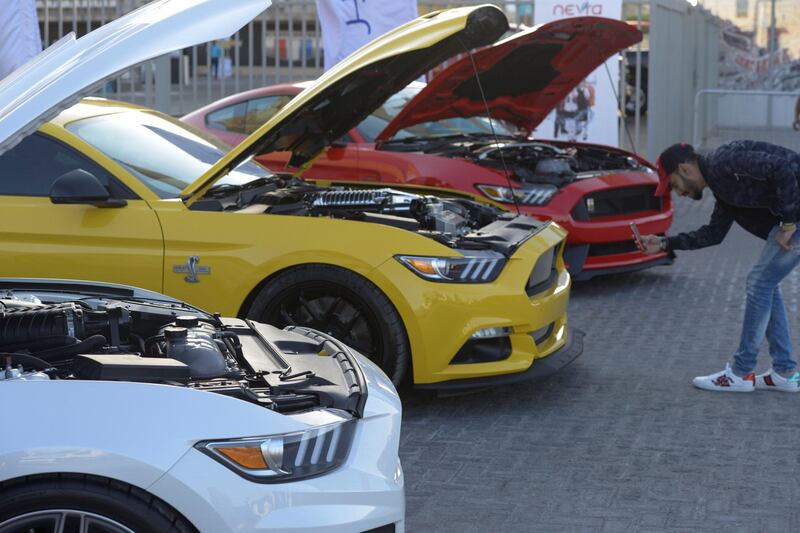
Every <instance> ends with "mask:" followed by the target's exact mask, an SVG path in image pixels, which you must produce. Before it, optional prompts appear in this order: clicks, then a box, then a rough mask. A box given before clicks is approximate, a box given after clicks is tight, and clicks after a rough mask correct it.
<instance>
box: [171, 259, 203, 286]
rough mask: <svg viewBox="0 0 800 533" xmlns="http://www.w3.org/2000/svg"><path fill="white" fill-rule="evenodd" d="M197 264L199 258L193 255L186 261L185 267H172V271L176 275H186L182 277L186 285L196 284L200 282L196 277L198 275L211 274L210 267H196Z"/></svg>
mask: <svg viewBox="0 0 800 533" xmlns="http://www.w3.org/2000/svg"><path fill="white" fill-rule="evenodd" d="M199 262H200V258H199V257H197V256H196V255H193V256H191V257H189V258H188V259H186V264H185V265H175V266H173V267H172V271H173V272H174V273H176V274H187V275H186V276H184V277H183V281H185V282H186V283H198V282H199V281H200V279H199V278H198V277H197V276H198V275H199V274H211V267H207V266H198V265H197V263H199Z"/></svg>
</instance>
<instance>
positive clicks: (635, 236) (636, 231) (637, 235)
mask: <svg viewBox="0 0 800 533" xmlns="http://www.w3.org/2000/svg"><path fill="white" fill-rule="evenodd" d="M631 231H632V232H633V242H635V243H636V247H637V248H638V249H639V251H640V252H644V242H643V241H642V234H641V233H639V228H638V227H637V226H636V222H631Z"/></svg>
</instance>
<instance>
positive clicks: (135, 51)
mask: <svg viewBox="0 0 800 533" xmlns="http://www.w3.org/2000/svg"><path fill="white" fill-rule="evenodd" d="M270 4H271V0H236V1H235V2H231V1H230V0H155V1H153V2H150V3H149V4H147V5H145V6H144V7H141V8H139V9H137V10H135V11H132V12H131V13H129V14H127V15H125V16H124V17H121V18H119V19H117V20H114V21H112V22H110V23H108V24H106V25H104V26H102V27H100V28H98V29H96V30H94V31H92V32H90V33H88V34H87V35H85V36H83V37H81V38H80V39H76V38H75V34H74V33H70V34H69V35H67V36H65V37H64V38H62V39H61V40H59V41H58V42H57V43H55V44H53V45H52V46H50V47H49V48H48V49H47V50H45V51H43V52H42V53H40V54H39V55H37V56H36V57H35V58H33V59H32V60H31V61H29V62H28V63H26V64H25V65H24V66H22V67H21V68H20V69H19V70H17V71H15V72H14V73H12V74H11V75H10V76H8V77H7V78H6V79H4V80H3V81H2V82H0V153H2V152H4V151H6V150H8V149H9V148H11V147H12V146H14V145H15V144H16V143H18V142H19V141H21V140H22V139H23V138H25V136H27V135H28V134H30V133H32V132H33V131H35V130H36V129H37V128H38V127H39V126H41V125H42V124H43V123H45V122H47V121H48V120H50V119H51V118H53V117H54V116H56V115H57V114H58V113H59V112H61V111H62V110H63V109H66V108H67V107H70V106H71V105H72V104H74V103H76V102H78V101H79V100H80V99H81V97H83V96H85V95H87V94H91V93H92V92H94V91H95V90H96V89H97V88H98V86H99V84H101V83H102V82H103V80H105V79H107V78H108V77H109V76H112V75H114V74H116V73H118V72H121V71H123V70H125V69H127V68H130V67H132V66H134V65H136V64H138V63H141V62H143V61H146V60H148V59H152V58H154V57H158V56H160V55H163V54H168V53H170V52H172V51H175V50H180V49H182V48H187V47H189V46H194V45H196V44H200V43H203V42H206V41H212V40H215V39H223V38H226V37H229V36H230V35H233V34H234V33H236V32H237V31H238V30H239V29H240V28H241V27H243V26H244V25H245V24H247V23H248V22H250V21H251V20H252V19H253V18H255V17H256V16H257V15H258V14H259V13H261V12H262V11H264V10H265V9H267V8H268V7H269V6H270Z"/></svg>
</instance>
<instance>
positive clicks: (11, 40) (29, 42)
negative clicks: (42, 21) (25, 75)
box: [0, 0, 42, 80]
mask: <svg viewBox="0 0 800 533" xmlns="http://www.w3.org/2000/svg"><path fill="white" fill-rule="evenodd" d="M41 51H42V38H41V34H40V33H39V21H38V20H37V18H36V0H0V80H2V79H3V78H5V77H6V76H8V75H9V74H11V73H12V72H14V71H15V70H17V69H18V68H19V67H21V66H22V65H24V64H25V63H27V62H28V60H29V59H31V58H32V57H33V56H35V55H36V54H38V53H39V52H41Z"/></svg>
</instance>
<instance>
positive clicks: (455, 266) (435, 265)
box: [395, 250, 506, 283]
mask: <svg viewBox="0 0 800 533" xmlns="http://www.w3.org/2000/svg"><path fill="white" fill-rule="evenodd" d="M460 251H461V250H460ZM461 252H462V253H463V254H464V257H423V256H418V255H398V256H395V258H396V259H397V260H398V261H400V262H401V263H402V264H403V265H405V266H406V267H408V269H409V270H411V272H413V273H414V274H416V275H418V276H419V277H421V278H423V279H427V280H429V281H442V282H449V283H489V282H491V281H494V280H495V279H497V276H499V275H500V272H502V271H503V267H504V266H505V264H506V258H505V256H503V254H501V253H498V252H495V251H491V250H488V251H484V250H476V251H473V250H463V251H461Z"/></svg>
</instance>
